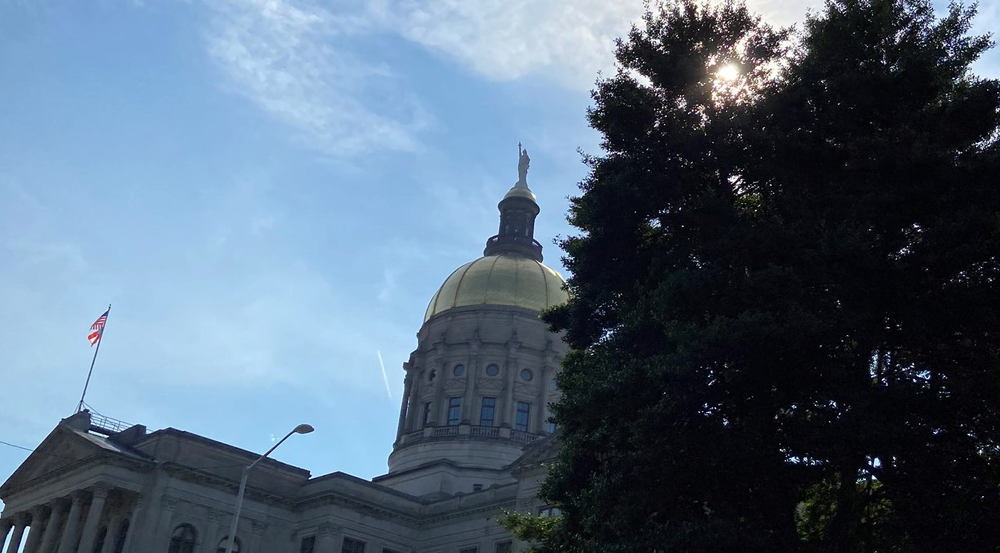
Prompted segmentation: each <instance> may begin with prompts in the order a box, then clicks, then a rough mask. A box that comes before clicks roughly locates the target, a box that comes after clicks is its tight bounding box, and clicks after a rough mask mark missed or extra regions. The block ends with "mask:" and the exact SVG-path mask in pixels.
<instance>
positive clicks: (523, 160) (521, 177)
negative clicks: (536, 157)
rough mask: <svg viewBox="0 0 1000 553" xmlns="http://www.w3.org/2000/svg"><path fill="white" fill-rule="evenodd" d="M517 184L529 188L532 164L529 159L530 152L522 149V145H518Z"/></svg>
mask: <svg viewBox="0 0 1000 553" xmlns="http://www.w3.org/2000/svg"><path fill="white" fill-rule="evenodd" d="M517 152H518V159H517V184H523V185H524V186H528V165H530V164H531V158H530V157H528V150H526V149H522V148H521V143H520V142H518V143H517Z"/></svg>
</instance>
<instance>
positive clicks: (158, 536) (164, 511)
mask: <svg viewBox="0 0 1000 553" xmlns="http://www.w3.org/2000/svg"><path fill="white" fill-rule="evenodd" d="M175 508H177V498H176V497H170V496H169V495H165V496H163V498H162V499H161V500H160V520H159V522H158V523H157V525H156V531H155V532H154V533H153V535H152V536H148V538H147V539H148V540H150V541H155V540H164V541H165V540H167V539H169V538H170V532H171V531H172V530H173V524H172V523H173V520H174V509H175Z"/></svg>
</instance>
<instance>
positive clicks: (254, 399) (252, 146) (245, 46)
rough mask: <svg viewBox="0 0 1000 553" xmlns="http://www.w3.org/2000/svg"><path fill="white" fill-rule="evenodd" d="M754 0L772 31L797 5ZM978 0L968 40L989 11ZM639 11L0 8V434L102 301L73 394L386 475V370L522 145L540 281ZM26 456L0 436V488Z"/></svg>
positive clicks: (416, 2) (192, 2) (234, 5)
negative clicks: (102, 323)
mask: <svg viewBox="0 0 1000 553" xmlns="http://www.w3.org/2000/svg"><path fill="white" fill-rule="evenodd" d="M749 3H750V5H751V7H754V8H756V9H758V10H759V11H761V12H763V13H764V14H765V15H766V16H767V17H768V19H769V20H771V21H774V22H777V23H780V24H790V23H793V22H795V21H798V20H800V19H801V18H802V16H803V15H804V14H805V12H806V9H807V8H809V7H815V6H817V5H819V2H816V1H809V2H803V3H799V4H796V5H794V6H792V5H789V4H792V3H789V2H779V1H777V0H759V1H757V2H753V1H751V2H749ZM983 4H984V5H983V6H982V8H981V16H980V18H979V20H978V25H977V27H978V30H979V31H980V32H982V31H985V30H989V29H995V28H996V27H997V25H996V23H997V22H998V21H1000V8H998V7H997V6H996V5H987V4H993V3H987V2H984V3H983ZM641 11H642V5H641V2H639V1H638V0H635V1H631V0H629V1H620V2H607V1H606V0H506V1H501V0H476V1H471V0H436V1H434V0H399V1H395V2H390V1H388V0H370V1H360V0H359V1H350V2H321V1H319V0H298V1H284V0H267V1H265V0H188V1H181V0H132V1H127V0H92V1H88V2H78V1H69V0H63V1H58V0H0V74H2V75H3V82H4V85H3V86H2V87H0V142H2V143H3V144H4V147H3V148H0V194H2V198H3V201H2V202H0V305H2V306H3V308H4V311H5V313H6V314H7V320H8V323H7V329H8V330H7V332H6V339H5V342H6V344H5V347H4V348H3V349H2V350H0V382H2V389H3V390H4V391H3V395H2V397H3V401H2V402H0V421H3V423H4V424H2V425H0V427H2V430H0V441H4V442H8V443H11V444H16V445H21V446H26V447H34V446H35V445H37V444H38V443H39V442H40V441H41V440H42V439H43V438H44V436H45V435H46V434H47V433H48V432H49V431H50V430H51V429H52V427H53V426H54V425H55V424H56V423H57V422H58V420H59V419H60V418H63V417H66V416H68V415H70V414H72V412H73V410H74V408H75V406H76V402H77V401H78V399H79V394H80V391H81V389H82V386H83V382H84V379H85V378H86V371H87V367H88V365H89V362H90V356H91V354H92V350H91V348H90V347H89V346H88V344H87V342H86V339H85V336H86V333H87V329H88V327H89V326H90V324H91V322H93V320H94V319H95V318H96V317H97V316H98V315H99V314H100V313H101V312H103V310H104V309H105V307H106V306H107V304H108V303H112V304H114V307H113V309H112V312H111V316H110V320H109V323H108V327H107V334H106V337H105V341H104V344H103V346H102V349H101V353H100V358H99V359H98V362H97V367H96V370H95V373H94V378H93V380H92V382H91V388H90V391H89V393H88V396H87V402H88V403H89V404H90V405H92V406H93V407H94V408H95V409H96V410H98V411H100V412H102V413H104V414H107V415H109V416H112V417H115V418H119V419H124V420H127V421H131V422H136V423H142V424H145V425H147V426H148V427H149V428H150V429H151V430H152V429H158V428H164V427H168V426H171V427H175V428H180V429H183V430H188V431H191V432H195V433H198V434H202V435H205V436H208V437H210V438H213V439H217V440H220V441H224V442H227V443H230V444H233V445H236V446H239V447H243V448H246V449H249V450H253V451H263V450H265V449H266V448H267V447H268V446H269V445H270V444H271V441H272V440H273V439H274V437H275V436H277V437H280V436H281V435H283V434H284V433H285V432H287V431H288V430H289V429H291V428H292V427H294V426H295V425H296V424H297V423H300V422H308V423H310V424H312V425H314V426H315V427H316V432H315V433H314V434H311V435H308V436H296V437H295V438H294V439H292V440H289V441H288V442H287V443H286V444H285V445H283V446H282V447H281V449H280V450H278V451H277V452H276V454H275V457H276V458H278V459H280V460H282V461H285V462H289V463H292V464H295V465H298V466H302V467H304V468H307V469H309V470H311V471H312V473H313V474H314V475H320V474H325V473H328V472H331V471H335V470H342V471H345V472H349V473H352V474H355V475H358V476H362V477H372V476H375V475H378V474H382V473H384V472H385V468H386V464H385V463H386V457H387V456H388V454H389V451H390V449H391V444H392V441H393V439H394V437H395V428H396V420H397V416H398V410H399V394H400V393H401V390H402V376H403V373H402V369H401V364H402V362H403V361H405V360H406V359H407V357H408V355H409V352H410V351H411V350H412V349H413V348H414V347H415V346H416V338H415V333H416V331H417V329H418V328H419V326H420V324H421V322H422V317H423V313H424V309H425V308H426V305H427V302H428V301H429V299H430V297H431V296H432V295H433V293H434V292H435V290H436V289H437V287H438V285H439V284H440V283H441V282H442V281H443V280H444V279H445V277H447V276H448V274H450V272H451V271H452V270H453V269H454V268H456V267H457V266H459V265H461V264H462V263H464V262H466V261H469V260H471V259H474V258H475V257H477V256H479V255H481V252H482V248H483V245H484V241H485V239H486V238H487V237H488V236H490V235H492V234H493V233H494V232H495V231H496V226H497V211H496V203H497V201H498V200H499V199H500V198H501V197H502V195H503V193H504V192H506V190H507V189H508V188H509V187H510V186H511V185H512V184H513V183H514V181H515V180H516V178H517V173H516V167H517V142H518V141H519V140H520V141H522V142H523V143H524V144H525V146H526V147H527V148H528V149H529V151H530V152H531V158H532V167H531V171H530V173H529V176H528V182H529V184H530V186H531V187H532V189H533V190H534V191H535V193H536V194H537V195H538V198H539V203H540V205H541V207H542V213H541V215H540V216H539V219H538V222H537V226H536V234H537V236H536V238H538V239H539V241H541V242H542V243H543V244H544V245H545V254H546V262H547V263H548V264H549V265H550V266H552V267H554V268H556V269H557V270H560V271H562V266H561V263H560V262H559V256H560V253H559V251H558V250H557V248H556V247H555V246H553V245H552V242H551V241H552V239H553V238H554V237H555V236H556V235H566V234H568V233H571V232H572V230H571V229H570V228H569V227H568V226H567V225H566V223H565V217H564V214H565V211H566V208H567V200H566V198H567V196H569V195H571V194H574V193H575V191H576V183H577V182H578V181H579V180H580V179H581V178H582V177H583V175H584V174H585V168H584V167H583V165H582V164H581V163H580V161H579V156H578V154H577V148H582V149H583V150H585V151H588V152H593V153H596V152H598V146H597V145H598V141H599V137H598V136H597V135H596V133H594V132H593V131H592V130H590V129H589V128H588V127H587V125H586V121H585V118H584V115H585V109H586V107H587V106H588V105H589V103H590V99H589V92H588V91H589V88H590V87H591V85H592V84H593V82H594V79H595V78H596V75H597V73H598V71H601V70H603V71H605V72H607V71H609V70H611V69H612V68H613V63H612V58H611V48H612V41H613V38H614V37H615V36H619V35H621V34H623V33H624V32H625V31H626V30H627V28H628V25H629V22H630V21H633V20H635V19H636V18H637V17H638V16H639V14H640V13H641ZM977 69H978V70H979V72H980V73H982V74H985V75H990V76H997V75H1000V56H998V55H997V54H996V53H991V55H990V56H989V57H988V58H987V59H985V60H983V62H982V63H980V64H979V66H978V67H977ZM378 352H381V355H382V357H383V358H384V360H385V368H386V371H387V373H388V382H389V390H388V391H389V393H387V389H386V384H385V382H384V381H383V377H382V373H381V370H380V367H379V361H378ZM390 393H391V397H390ZM26 455H27V452H25V451H23V450H20V449H16V448H12V447H9V446H3V445H0V478H6V476H7V475H9V474H10V473H11V472H12V471H13V470H14V468H16V466H17V465H18V464H19V463H20V462H21V461H23V459H24V458H25V457H26Z"/></svg>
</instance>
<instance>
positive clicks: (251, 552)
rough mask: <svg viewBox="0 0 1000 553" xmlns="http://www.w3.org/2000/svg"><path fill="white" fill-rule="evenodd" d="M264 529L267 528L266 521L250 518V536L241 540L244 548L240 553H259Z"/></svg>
mask: <svg viewBox="0 0 1000 553" xmlns="http://www.w3.org/2000/svg"><path fill="white" fill-rule="evenodd" d="M265 530H267V523H266V522H264V521H263V520H256V519H250V535H251V536H252V537H251V538H250V539H249V540H246V541H244V542H243V548H244V549H243V551H241V552H240V553H244V552H246V553H259V552H260V548H261V542H262V541H264V531H265ZM248 542H249V543H248Z"/></svg>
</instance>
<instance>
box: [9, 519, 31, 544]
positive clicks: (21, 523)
mask: <svg viewBox="0 0 1000 553" xmlns="http://www.w3.org/2000/svg"><path fill="white" fill-rule="evenodd" d="M12 519H13V522H14V533H13V534H11V536H10V543H8V544H7V553H17V550H18V548H20V547H21V538H23V537H24V528H25V527H26V526H28V515H27V513H17V514H16V515H14V516H13V517H12Z"/></svg>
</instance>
